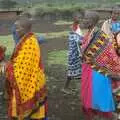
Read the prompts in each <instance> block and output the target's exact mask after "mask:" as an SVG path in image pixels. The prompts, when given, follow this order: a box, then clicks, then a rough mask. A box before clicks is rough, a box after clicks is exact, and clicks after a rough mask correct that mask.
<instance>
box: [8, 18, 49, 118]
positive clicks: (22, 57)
mask: <svg viewBox="0 0 120 120" xmlns="http://www.w3.org/2000/svg"><path fill="white" fill-rule="evenodd" d="M16 32H17V34H18V37H19V38H20V40H19V42H18V43H17V45H16V47H15V50H14V52H13V55H12V57H11V59H10V61H9V62H8V64H7V65H6V77H7V89H8V95H9V100H8V102H9V105H8V115H9V118H10V119H11V120H14V118H15V119H16V118H18V120H24V119H25V118H27V119H31V120H43V119H45V118H46V113H47V109H46V108H47V107H46V105H47V90H46V82H45V74H44V70H43V67H42V65H41V54H40V46H39V44H38V40H37V38H36V35H35V34H34V33H32V32H31V21H30V20H29V19H27V18H26V19H25V18H24V19H19V20H17V21H16Z"/></svg>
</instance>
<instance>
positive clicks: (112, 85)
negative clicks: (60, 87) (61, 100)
mask: <svg viewBox="0 0 120 120" xmlns="http://www.w3.org/2000/svg"><path fill="white" fill-rule="evenodd" d="M119 16H120V11H119V10H118V9H116V8H115V9H113V12H112V15H111V18H110V19H109V20H106V21H105V22H104V23H103V25H102V27H101V28H100V27H98V23H99V15H98V13H96V12H86V13H85V16H84V18H85V19H84V21H83V26H84V28H85V29H87V32H86V33H85V34H84V35H83V34H82V33H81V30H80V24H79V23H78V21H77V20H76V19H75V22H74V24H73V26H72V32H70V34H69V52H68V73H67V81H66V83H65V87H64V92H68V91H67V90H68V88H69V83H70V81H71V79H76V78H79V77H80V78H81V79H80V84H81V86H80V87H81V91H80V93H81V94H80V96H81V103H82V110H83V111H84V113H85V119H86V120H93V119H94V117H95V115H100V116H103V117H107V118H108V119H110V118H111V119H112V120H113V116H114V117H115V119H117V120H120V19H119Z"/></svg>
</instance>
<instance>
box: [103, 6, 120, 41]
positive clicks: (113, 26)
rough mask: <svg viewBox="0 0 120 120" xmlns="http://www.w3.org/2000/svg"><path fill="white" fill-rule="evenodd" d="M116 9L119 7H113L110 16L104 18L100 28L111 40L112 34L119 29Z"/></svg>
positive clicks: (119, 15) (118, 15) (119, 22)
mask: <svg viewBox="0 0 120 120" xmlns="http://www.w3.org/2000/svg"><path fill="white" fill-rule="evenodd" d="M118 9H119V8H113V11H112V15H111V18H110V19H108V20H106V21H105V22H104V23H103V25H102V28H101V30H102V31H103V32H104V33H106V34H107V35H108V36H109V37H110V38H111V40H113V38H114V34H115V33H116V32H118V31H120V21H119V17H120V14H119V10H118Z"/></svg>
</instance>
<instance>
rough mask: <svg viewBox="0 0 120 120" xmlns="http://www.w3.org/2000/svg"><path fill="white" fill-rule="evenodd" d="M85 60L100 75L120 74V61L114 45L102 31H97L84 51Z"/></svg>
mask: <svg viewBox="0 0 120 120" xmlns="http://www.w3.org/2000/svg"><path fill="white" fill-rule="evenodd" d="M83 59H84V60H85V62H86V63H88V64H90V65H91V67H92V68H93V69H95V70H97V71H98V72H100V73H103V74H105V75H109V74H110V75H111V74H114V75H119V74H120V59H118V56H117V54H116V52H115V48H114V45H113V44H112V43H111V42H110V41H109V38H108V36H107V35H106V34H105V33H104V32H102V31H97V32H96V33H95V34H94V36H93V37H92V39H91V41H90V43H89V45H88V46H87V47H86V49H85V50H84V55H83Z"/></svg>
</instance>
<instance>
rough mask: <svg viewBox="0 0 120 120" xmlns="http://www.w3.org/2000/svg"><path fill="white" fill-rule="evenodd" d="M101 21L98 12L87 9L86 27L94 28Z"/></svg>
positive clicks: (85, 16) (84, 23)
mask: <svg viewBox="0 0 120 120" xmlns="http://www.w3.org/2000/svg"><path fill="white" fill-rule="evenodd" d="M98 21H99V15H98V13H97V12H92V11H87V12H86V13H85V15H84V21H83V25H84V28H86V29H92V28H94V27H95V26H96V24H97V23H98Z"/></svg>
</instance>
